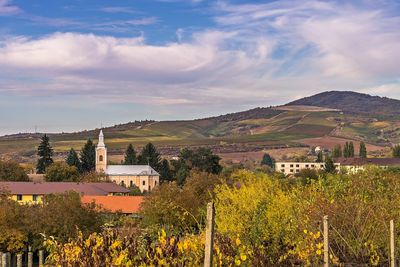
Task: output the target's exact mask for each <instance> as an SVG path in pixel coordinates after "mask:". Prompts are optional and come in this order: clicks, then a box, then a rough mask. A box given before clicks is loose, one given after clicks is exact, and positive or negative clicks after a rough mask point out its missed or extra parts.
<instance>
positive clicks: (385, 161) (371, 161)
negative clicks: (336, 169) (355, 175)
mask: <svg viewBox="0 0 400 267" xmlns="http://www.w3.org/2000/svg"><path fill="white" fill-rule="evenodd" d="M334 161H335V163H337V164H339V165H340V168H341V169H345V170H347V171H349V172H358V171H360V170H364V169H365V167H366V166H368V165H375V166H378V167H381V168H383V169H387V168H389V167H400V158H336V159H334Z"/></svg>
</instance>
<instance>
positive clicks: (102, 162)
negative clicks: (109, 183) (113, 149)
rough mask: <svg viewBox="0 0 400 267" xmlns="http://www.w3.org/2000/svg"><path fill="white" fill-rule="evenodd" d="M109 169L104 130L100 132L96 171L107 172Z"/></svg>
mask: <svg viewBox="0 0 400 267" xmlns="http://www.w3.org/2000/svg"><path fill="white" fill-rule="evenodd" d="M106 169H107V148H106V145H105V144H104V134H103V130H100V134H99V142H98V143H97V147H96V171H97V172H105V171H106Z"/></svg>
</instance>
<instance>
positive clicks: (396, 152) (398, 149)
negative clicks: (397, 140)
mask: <svg viewBox="0 0 400 267" xmlns="http://www.w3.org/2000/svg"><path fill="white" fill-rule="evenodd" d="M392 154H393V157H394V158H400V145H395V146H394V147H393V149H392Z"/></svg>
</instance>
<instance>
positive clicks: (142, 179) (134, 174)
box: [96, 130, 160, 192]
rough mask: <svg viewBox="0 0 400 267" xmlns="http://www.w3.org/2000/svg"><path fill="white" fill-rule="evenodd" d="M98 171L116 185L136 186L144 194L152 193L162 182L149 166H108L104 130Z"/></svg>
mask: <svg viewBox="0 0 400 267" xmlns="http://www.w3.org/2000/svg"><path fill="white" fill-rule="evenodd" d="M96 171H97V172H99V173H105V174H106V175H107V176H108V177H109V179H110V180H111V181H113V182H114V183H116V184H119V185H122V186H125V187H132V186H134V185H135V186H137V187H138V188H139V189H140V191H142V192H144V191H151V190H152V189H153V188H154V187H156V186H157V185H159V182H160V174H158V172H156V171H155V170H154V169H153V168H152V167H151V166H149V165H108V163H107V147H106V145H105V144H104V134H103V131H102V130H101V131H100V134H99V142H98V144H97V147H96Z"/></svg>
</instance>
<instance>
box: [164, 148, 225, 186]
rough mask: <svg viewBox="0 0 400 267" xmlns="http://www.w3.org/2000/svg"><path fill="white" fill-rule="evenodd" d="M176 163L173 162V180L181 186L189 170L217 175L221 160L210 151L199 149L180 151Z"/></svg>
mask: <svg viewBox="0 0 400 267" xmlns="http://www.w3.org/2000/svg"><path fill="white" fill-rule="evenodd" d="M178 158H179V159H178V160H177V161H173V162H172V163H173V166H174V171H175V175H174V176H175V180H176V181H177V182H178V184H180V185H182V184H183V183H184V182H185V179H186V177H187V175H188V174H189V173H190V171H191V170H193V169H197V170H199V171H202V172H206V173H212V174H219V173H220V172H221V171H222V166H221V165H220V164H219V161H220V160H221V158H220V157H219V156H218V155H215V154H214V153H212V151H211V150H210V149H207V148H199V149H197V150H190V149H187V148H185V149H182V150H181V152H180V153H179V156H178Z"/></svg>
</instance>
